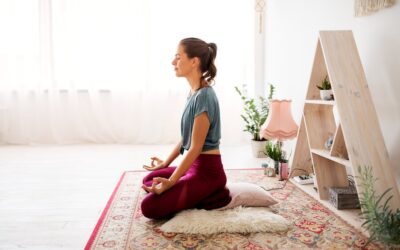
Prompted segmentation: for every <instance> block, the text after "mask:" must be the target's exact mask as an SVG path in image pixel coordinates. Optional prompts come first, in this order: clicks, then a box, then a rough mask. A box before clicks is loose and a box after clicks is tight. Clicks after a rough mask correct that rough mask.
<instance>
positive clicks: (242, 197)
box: [218, 182, 278, 210]
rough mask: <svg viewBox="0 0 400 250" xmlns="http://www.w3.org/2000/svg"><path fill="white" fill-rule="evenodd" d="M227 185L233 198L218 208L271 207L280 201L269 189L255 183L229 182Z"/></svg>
mask: <svg viewBox="0 0 400 250" xmlns="http://www.w3.org/2000/svg"><path fill="white" fill-rule="evenodd" d="M226 187H227V188H228V189H229V192H230V196H231V197H232V200H231V202H229V204H228V205H226V206H224V207H221V208H219V209H218V210H225V209H230V208H234V207H237V206H243V207H269V206H271V205H274V204H276V203H278V201H276V200H275V199H274V198H273V197H272V196H271V194H270V193H269V192H268V191H266V190H265V189H263V188H262V187H260V186H258V185H256V184H253V183H248V182H235V183H227V184H226Z"/></svg>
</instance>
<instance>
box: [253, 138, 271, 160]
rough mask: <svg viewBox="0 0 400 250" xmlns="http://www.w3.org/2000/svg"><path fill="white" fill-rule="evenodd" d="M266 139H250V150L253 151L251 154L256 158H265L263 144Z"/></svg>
mask: <svg viewBox="0 0 400 250" xmlns="http://www.w3.org/2000/svg"><path fill="white" fill-rule="evenodd" d="M266 143H267V141H255V140H251V150H252V152H253V156H254V157H256V158H267V156H266V155H265V154H264V150H265V144H266Z"/></svg>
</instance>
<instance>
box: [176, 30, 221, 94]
mask: <svg viewBox="0 0 400 250" xmlns="http://www.w3.org/2000/svg"><path fill="white" fill-rule="evenodd" d="M180 45H182V46H183V49H184V50H185V53H186V54H187V55H188V57H189V58H193V57H197V58H199V59H200V71H201V73H202V76H201V87H204V85H210V84H211V83H212V82H214V77H215V76H216V75H217V68H216V67H215V64H214V60H215V57H216V56H217V45H216V44H215V43H206V42H205V41H203V40H201V39H199V38H194V37H189V38H185V39H182V40H181V41H180Z"/></svg>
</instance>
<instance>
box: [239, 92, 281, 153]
mask: <svg viewBox="0 0 400 250" xmlns="http://www.w3.org/2000/svg"><path fill="white" fill-rule="evenodd" d="M235 90H236V92H237V93H238V94H239V96H240V98H241V99H242V102H243V110H244V113H243V114H241V115H240V116H241V117H242V119H243V121H244V122H245V128H244V130H243V131H246V132H249V133H250V134H251V136H252V140H253V142H263V141H265V139H261V138H260V129H261V126H262V125H263V124H264V123H265V121H266V120H267V117H268V115H269V102H268V101H269V100H271V99H272V98H273V95H274V92H275V86H274V85H272V84H269V95H268V98H267V99H266V98H264V97H262V96H259V97H258V103H256V99H255V98H250V97H248V96H247V95H246V94H245V91H244V90H243V89H239V88H238V87H237V86H235ZM264 145H265V144H264V143H263V144H261V146H260V147H259V149H258V150H256V149H255V147H254V146H253V154H254V155H255V156H256V157H262V156H263V155H264V154H263V151H264V150H263V149H264ZM255 151H257V152H255Z"/></svg>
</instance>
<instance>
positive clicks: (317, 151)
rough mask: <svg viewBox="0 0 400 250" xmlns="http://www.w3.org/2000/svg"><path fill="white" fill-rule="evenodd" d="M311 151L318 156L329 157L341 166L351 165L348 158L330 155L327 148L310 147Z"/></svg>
mask: <svg viewBox="0 0 400 250" xmlns="http://www.w3.org/2000/svg"><path fill="white" fill-rule="evenodd" d="M311 153H313V154H316V155H319V156H321V157H324V158H326V159H329V160H331V161H334V162H337V163H339V164H341V165H343V166H346V167H352V165H351V162H350V161H349V160H346V159H343V158H340V157H337V156H332V155H331V154H330V152H329V151H328V150H324V149H311Z"/></svg>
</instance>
